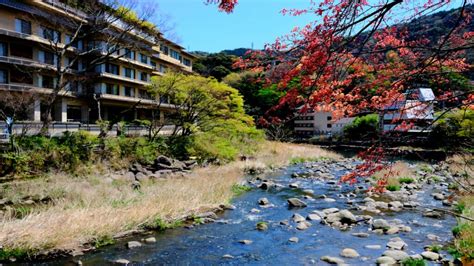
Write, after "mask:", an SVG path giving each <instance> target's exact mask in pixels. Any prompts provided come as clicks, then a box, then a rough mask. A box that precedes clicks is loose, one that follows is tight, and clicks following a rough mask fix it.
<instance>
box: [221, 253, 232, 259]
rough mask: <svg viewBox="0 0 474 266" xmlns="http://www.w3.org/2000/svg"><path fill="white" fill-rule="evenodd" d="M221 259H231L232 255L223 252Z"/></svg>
mask: <svg viewBox="0 0 474 266" xmlns="http://www.w3.org/2000/svg"><path fill="white" fill-rule="evenodd" d="M222 258H223V259H233V258H234V256H232V255H230V254H225V255H224V256H222Z"/></svg>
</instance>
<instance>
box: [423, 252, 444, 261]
mask: <svg viewBox="0 0 474 266" xmlns="http://www.w3.org/2000/svg"><path fill="white" fill-rule="evenodd" d="M421 256H422V257H423V258H425V259H427V260H439V259H440V255H439V254H438V253H435V252H432V251H424V252H421Z"/></svg>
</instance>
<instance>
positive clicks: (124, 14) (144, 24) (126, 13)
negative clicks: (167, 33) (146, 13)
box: [115, 6, 158, 32]
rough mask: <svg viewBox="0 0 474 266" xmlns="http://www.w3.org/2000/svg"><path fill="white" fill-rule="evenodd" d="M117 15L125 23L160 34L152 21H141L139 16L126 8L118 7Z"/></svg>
mask: <svg viewBox="0 0 474 266" xmlns="http://www.w3.org/2000/svg"><path fill="white" fill-rule="evenodd" d="M115 14H116V15H117V16H118V17H120V18H121V19H123V20H124V21H126V22H128V23H131V24H134V25H136V26H138V27H140V28H143V29H146V30H148V31H151V32H158V29H157V28H156V25H155V24H153V23H152V22H150V21H147V20H144V19H141V18H139V17H138V14H137V13H136V12H135V11H133V10H131V9H130V8H128V7H125V6H118V7H117V9H116V10H115Z"/></svg>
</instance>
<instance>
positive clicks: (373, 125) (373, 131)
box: [344, 114, 379, 140]
mask: <svg viewBox="0 0 474 266" xmlns="http://www.w3.org/2000/svg"><path fill="white" fill-rule="evenodd" d="M378 134H379V116H378V115H377V114H369V115H365V116H361V117H357V118H356V119H355V120H354V121H353V122H352V123H351V124H350V125H347V126H346V127H344V137H345V138H346V139H348V140H369V139H373V138H375V137H377V136H378Z"/></svg>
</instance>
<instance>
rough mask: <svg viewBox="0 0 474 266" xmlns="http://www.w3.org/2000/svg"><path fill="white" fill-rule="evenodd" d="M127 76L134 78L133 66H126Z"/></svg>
mask: <svg viewBox="0 0 474 266" xmlns="http://www.w3.org/2000/svg"><path fill="white" fill-rule="evenodd" d="M125 77H127V78H131V79H134V78H135V70H134V69H131V68H127V67H126V68H125Z"/></svg>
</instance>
